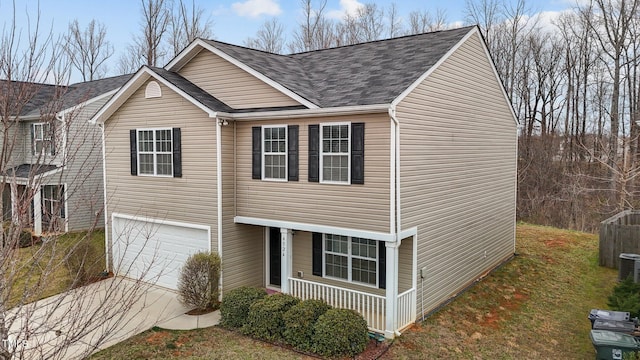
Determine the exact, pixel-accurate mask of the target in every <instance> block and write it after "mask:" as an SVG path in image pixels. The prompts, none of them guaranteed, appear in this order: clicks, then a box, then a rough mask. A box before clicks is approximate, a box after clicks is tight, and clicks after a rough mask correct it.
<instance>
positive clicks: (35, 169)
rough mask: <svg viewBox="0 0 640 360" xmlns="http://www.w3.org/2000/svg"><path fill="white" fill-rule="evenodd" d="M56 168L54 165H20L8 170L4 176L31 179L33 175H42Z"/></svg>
mask: <svg viewBox="0 0 640 360" xmlns="http://www.w3.org/2000/svg"><path fill="white" fill-rule="evenodd" d="M57 168H58V166H56V165H44V164H22V165H18V166H16V167H14V168H11V169H8V170H7V173H6V174H7V175H8V176H15V177H17V178H31V177H33V176H35V175H40V174H44V173H46V172H49V171H52V170H55V169H57Z"/></svg>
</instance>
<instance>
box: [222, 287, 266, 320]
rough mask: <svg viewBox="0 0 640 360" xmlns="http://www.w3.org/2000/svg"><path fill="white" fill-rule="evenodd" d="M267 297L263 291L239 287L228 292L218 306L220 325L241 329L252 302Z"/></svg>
mask: <svg viewBox="0 0 640 360" xmlns="http://www.w3.org/2000/svg"><path fill="white" fill-rule="evenodd" d="M265 296H267V292H266V291H265V290H264V289H257V288H253V287H240V288H237V289H234V290H231V291H229V292H228V293H226V294H225V295H224V297H223V298H222V304H221V305H220V325H222V326H224V327H228V328H239V327H242V325H243V324H244V322H245V321H246V319H247V315H248V314H249V307H250V306H251V304H253V303H254V302H256V301H258V300H260V299H262V298H264V297H265Z"/></svg>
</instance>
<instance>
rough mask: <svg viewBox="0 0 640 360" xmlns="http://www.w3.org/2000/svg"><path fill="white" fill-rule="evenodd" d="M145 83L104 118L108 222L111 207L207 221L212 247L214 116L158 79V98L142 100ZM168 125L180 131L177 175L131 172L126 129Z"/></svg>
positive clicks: (156, 216) (214, 224)
mask: <svg viewBox="0 0 640 360" xmlns="http://www.w3.org/2000/svg"><path fill="white" fill-rule="evenodd" d="M145 87H146V83H145V84H143V85H142V86H141V87H140V88H139V89H138V90H137V91H136V92H135V93H134V94H133V95H132V96H131V97H130V98H129V99H128V100H127V101H126V102H125V103H124V104H123V105H122V106H121V107H120V108H119V109H118V110H117V111H116V112H115V113H114V114H113V115H112V116H111V117H110V118H109V119H107V121H106V122H105V136H106V156H105V157H106V174H107V184H106V190H107V208H108V216H109V217H108V221H111V214H112V213H114V212H117V213H122V214H128V215H133V216H144V217H150V218H153V219H158V220H168V221H178V222H184V223H190V224H199V225H208V226H210V227H211V234H212V235H211V249H212V250H213V251H217V241H216V234H217V230H216V229H217V218H216V212H217V206H216V204H217V203H216V190H215V189H216V185H215V184H216V136H215V120H214V119H211V118H209V117H208V115H207V114H206V113H204V112H203V111H202V110H200V109H199V108H197V107H196V106H195V105H193V104H192V103H190V102H189V101H187V100H186V99H184V98H183V97H181V96H179V95H178V94H176V93H175V92H173V91H172V90H170V89H169V88H167V87H165V86H164V85H162V84H160V87H161V90H162V97H160V98H151V99H145V97H144V91H145ZM173 127H179V128H181V133H182V177H181V178H173V177H157V176H132V175H131V171H130V152H129V130H131V129H142V128H173ZM107 229H108V230H109V231H110V230H111V229H110V224H109V225H108V226H107Z"/></svg>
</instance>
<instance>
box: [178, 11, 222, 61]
mask: <svg viewBox="0 0 640 360" xmlns="http://www.w3.org/2000/svg"><path fill="white" fill-rule="evenodd" d="M212 26H213V21H212V20H211V18H210V17H205V11H204V9H203V8H201V7H199V6H196V3H195V0H191V4H188V3H185V1H184V0H179V1H178V2H177V3H176V4H175V8H174V9H173V11H172V13H171V16H170V21H169V42H170V43H171V49H172V51H173V52H172V55H173V56H176V55H178V53H179V52H180V51H182V49H184V48H185V47H186V46H187V45H189V44H190V43H191V42H192V41H193V40H195V39H196V38H210V37H211V36H212V35H213V31H212V30H211V28H212Z"/></svg>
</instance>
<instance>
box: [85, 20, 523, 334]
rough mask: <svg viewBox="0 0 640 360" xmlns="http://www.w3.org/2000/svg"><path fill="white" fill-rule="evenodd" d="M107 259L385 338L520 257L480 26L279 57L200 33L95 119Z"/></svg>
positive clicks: (502, 133) (503, 105)
mask: <svg viewBox="0 0 640 360" xmlns="http://www.w3.org/2000/svg"><path fill="white" fill-rule="evenodd" d="M93 121H95V122H96V123H98V124H101V126H102V127H103V130H104V133H105V149H106V152H105V171H106V184H105V185H106V196H107V199H108V201H107V202H106V210H105V211H106V213H107V220H108V221H109V222H110V223H109V224H108V225H107V226H106V228H107V244H108V245H109V246H110V247H111V250H112V251H109V252H108V256H110V258H109V259H108V261H107V263H110V264H111V265H110V266H111V268H112V269H113V270H114V271H115V272H116V273H119V274H128V275H130V276H143V277H145V278H147V279H151V280H153V281H157V283H158V284H159V285H162V286H166V287H169V288H174V289H175V288H176V284H177V278H178V274H179V269H180V267H181V266H182V264H183V263H184V261H185V259H186V258H187V257H188V255H189V254H191V253H193V252H195V251H199V250H212V251H217V252H218V253H219V254H220V256H221V257H222V264H223V271H222V276H221V281H222V282H221V284H222V285H221V287H222V292H223V293H224V292H226V291H228V290H230V289H233V288H236V287H239V286H243V285H250V286H261V287H267V288H270V289H275V290H278V291H281V292H283V293H290V294H293V295H295V296H298V297H300V298H312V297H315V298H322V299H324V300H326V301H327V302H329V303H330V304H332V305H334V306H340V307H349V308H352V309H356V310H358V311H360V312H361V313H362V314H363V315H364V316H365V318H366V319H367V321H368V323H369V326H370V328H371V329H373V330H376V331H380V332H384V333H385V335H386V336H388V337H393V336H394V335H395V334H397V331H400V330H402V329H403V328H404V327H406V326H408V325H410V324H412V323H413V322H414V321H415V320H416V319H419V318H421V317H422V316H423V315H424V314H427V313H429V312H431V311H433V310H434V309H436V308H437V307H438V306H439V305H441V304H443V303H444V302H446V301H447V300H448V299H450V298H451V297H453V296H455V295H456V294H457V293H459V292H460V291H461V290H462V289H464V288H465V287H466V286H468V285H469V284H471V283H473V282H474V281H475V280H477V279H478V278H480V277H482V276H483V275H484V274H486V273H487V272H488V271H490V270H491V269H493V268H495V267H496V266H498V265H499V264H501V263H503V262H504V261H506V260H507V259H509V258H510V257H511V256H512V255H513V253H514V249H515V204H516V198H515V196H516V139H517V138H516V135H517V133H516V132H517V122H516V119H515V116H514V114H513V111H512V108H511V105H510V103H509V101H508V99H507V96H506V94H505V92H504V89H503V87H502V84H501V82H500V80H499V78H498V76H497V73H496V71H495V68H494V65H493V62H492V60H491V58H490V56H489V53H488V51H487V47H486V45H485V43H484V40H483V38H482V36H481V34H480V32H479V30H478V28H477V27H465V28H460V29H454V30H447V31H440V32H434V33H427V34H422V35H414V36H406V37H401V38H396V39H390V40H383V41H375V42H369V43H364V44H359V45H353V46H344V47H338V48H333V49H327V50H320V51H312V52H305V53H300V54H293V55H288V56H283V55H275V54H270V53H265V52H261V51H256V50H251V49H247V48H243V47H239V46H234V45H229V44H225V43H221V42H217V41H210V40H201V39H197V40H195V41H194V42H193V43H191V44H190V45H189V46H188V47H187V48H186V49H185V50H183V51H182V52H181V53H180V54H179V55H178V56H177V57H176V58H175V59H174V60H173V61H171V62H170V63H169V64H168V65H167V66H166V67H165V68H150V67H143V68H141V69H140V70H139V71H138V72H137V73H136V74H135V75H134V76H133V77H132V78H131V79H130V80H129V81H128V82H127V83H126V85H124V86H123V87H122V88H121V89H120V90H119V91H118V92H117V93H116V94H115V95H114V96H113V98H111V100H109V102H107V104H106V105H105V106H104V107H103V108H102V109H100V110H99V111H98V112H97V114H96V115H95V116H94V118H93Z"/></svg>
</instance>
